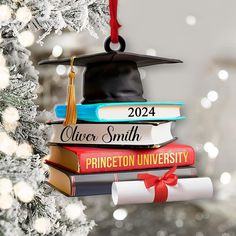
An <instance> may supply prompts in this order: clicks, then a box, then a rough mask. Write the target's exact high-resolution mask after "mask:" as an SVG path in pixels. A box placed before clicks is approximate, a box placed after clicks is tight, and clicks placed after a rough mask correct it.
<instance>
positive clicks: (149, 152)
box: [46, 143, 195, 174]
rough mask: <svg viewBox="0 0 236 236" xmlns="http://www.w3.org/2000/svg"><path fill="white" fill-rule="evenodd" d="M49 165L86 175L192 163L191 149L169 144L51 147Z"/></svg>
mask: <svg viewBox="0 0 236 236" xmlns="http://www.w3.org/2000/svg"><path fill="white" fill-rule="evenodd" d="M50 148H51V155H50V158H49V159H48V160H47V161H46V162H48V163H50V164H53V165H56V166H59V167H62V168H64V169H67V170H70V171H72V172H76V173H80V174H86V173H98V172H114V171H125V170H139V169H153V168H167V167H173V166H190V165H193V164H194V162H195V152H194V150H193V148H192V147H191V146H188V145H183V144H175V143H171V144H168V145H166V146H164V147H161V148H156V149H141V150H140V149H136V150H134V149H110V148H109V149H108V148H90V147H78V146H51V147H50Z"/></svg>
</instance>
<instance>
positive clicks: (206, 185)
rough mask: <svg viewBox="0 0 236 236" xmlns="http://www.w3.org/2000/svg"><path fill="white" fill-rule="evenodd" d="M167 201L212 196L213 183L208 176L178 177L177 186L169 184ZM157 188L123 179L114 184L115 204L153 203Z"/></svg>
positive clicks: (113, 197) (113, 196)
mask: <svg viewBox="0 0 236 236" xmlns="http://www.w3.org/2000/svg"><path fill="white" fill-rule="evenodd" d="M167 188H168V197H167V202H173V201H187V200H194V199H205V198H211V197H212V195H213V185H212V182H211V179H210V178H208V177H202V178H184V179H178V183H177V185H176V186H168V185H167ZM154 199H155V188H154V187H151V188H149V189H147V188H146V187H145V184H144V181H123V182H114V183H113V184H112V200H113V202H114V204H115V205H124V204H138V203H152V202H154Z"/></svg>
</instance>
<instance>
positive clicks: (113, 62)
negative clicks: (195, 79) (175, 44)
mask: <svg viewBox="0 0 236 236" xmlns="http://www.w3.org/2000/svg"><path fill="white" fill-rule="evenodd" d="M119 42H120V45H121V47H120V49H119V50H118V51H113V50H112V49H111V48H110V38H108V39H107V40H106V42H105V50H106V52H104V53H97V54H92V55H85V56H78V57H74V65H75V66H83V67H86V70H85V72H84V84H83V96H84V100H83V101H82V103H84V104H89V103H103V102H142V101H146V100H145V99H144V98H143V86H142V82H141V78H140V74H139V71H138V67H144V66H151V65H158V64H172V63H182V61H180V60H177V59H169V58H162V57H155V56H149V55H140V54H134V53H127V52H124V50H125V41H124V39H123V38H122V37H121V36H119ZM70 62H71V59H70V58H65V59H58V60H43V61H41V62H39V65H45V64H51V65H53V64H54V65H59V64H61V65H70Z"/></svg>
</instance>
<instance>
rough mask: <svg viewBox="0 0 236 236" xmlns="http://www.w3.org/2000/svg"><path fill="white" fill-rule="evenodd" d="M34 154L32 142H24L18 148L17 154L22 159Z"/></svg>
mask: <svg viewBox="0 0 236 236" xmlns="http://www.w3.org/2000/svg"><path fill="white" fill-rule="evenodd" d="M32 154H33V149H32V147H31V145H30V144H28V143H22V144H20V145H19V146H18V148H17V149H16V156H17V157H19V158H22V159H26V158H28V157H30V156H32Z"/></svg>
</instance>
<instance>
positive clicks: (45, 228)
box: [34, 217, 52, 234]
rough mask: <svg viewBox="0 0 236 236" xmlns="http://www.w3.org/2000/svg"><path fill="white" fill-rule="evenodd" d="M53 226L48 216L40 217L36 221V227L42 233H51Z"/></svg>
mask: <svg viewBox="0 0 236 236" xmlns="http://www.w3.org/2000/svg"><path fill="white" fill-rule="evenodd" d="M51 227H52V226H51V222H50V219H49V218H46V217H41V218H38V219H36V220H35V222H34V229H35V230H36V231H37V232H38V233H40V234H49V233H50V231H51Z"/></svg>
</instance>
